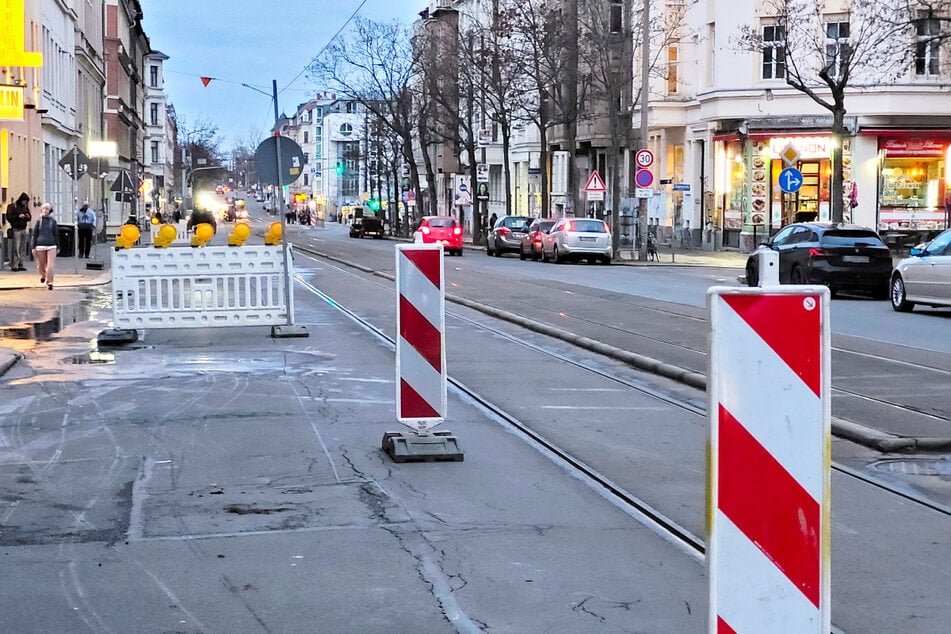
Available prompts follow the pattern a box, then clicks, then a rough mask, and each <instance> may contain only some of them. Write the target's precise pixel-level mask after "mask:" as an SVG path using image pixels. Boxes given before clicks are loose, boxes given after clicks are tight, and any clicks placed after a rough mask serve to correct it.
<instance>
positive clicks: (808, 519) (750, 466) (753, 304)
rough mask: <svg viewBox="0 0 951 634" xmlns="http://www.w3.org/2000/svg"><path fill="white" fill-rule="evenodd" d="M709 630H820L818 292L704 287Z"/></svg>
mask: <svg viewBox="0 0 951 634" xmlns="http://www.w3.org/2000/svg"><path fill="white" fill-rule="evenodd" d="M710 296H711V304H710V307H711V327H712V329H713V338H712V341H711V359H710V372H709V376H710V410H711V411H710V417H711V455H712V460H711V467H712V468H711V474H710V477H711V501H712V504H713V512H712V514H711V521H712V526H711V527H710V528H711V530H710V542H709V551H708V553H707V557H708V567H709V574H710V589H711V591H710V623H709V629H710V631H711V632H718V633H721V632H722V633H732V632H737V633H739V634H745V633H752V632H816V633H819V632H823V631H824V632H828V631H829V630H828V627H829V606H828V602H829V599H828V597H829V575H828V547H829V543H828V467H829V465H828V461H829V453H828V452H829V444H828V443H829V433H828V419H829V417H828V376H827V372H828V333H827V328H828V313H827V306H828V294H827V291H825V290H821V289H815V288H811V287H810V288H809V289H805V290H803V289H802V288H801V287H800V289H798V290H797V289H785V290H782V291H777V290H776V289H770V290H769V291H768V292H764V291H763V289H749V290H743V291H738V290H737V289H711V291H710Z"/></svg>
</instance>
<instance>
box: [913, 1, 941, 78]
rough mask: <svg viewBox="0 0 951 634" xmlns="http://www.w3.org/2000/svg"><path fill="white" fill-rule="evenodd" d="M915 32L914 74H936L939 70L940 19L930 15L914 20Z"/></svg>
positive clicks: (926, 75) (930, 75) (929, 75)
mask: <svg viewBox="0 0 951 634" xmlns="http://www.w3.org/2000/svg"><path fill="white" fill-rule="evenodd" d="M915 32H916V43H915V74H916V75H918V76H920V77H934V76H937V75H938V74H939V71H940V68H939V52H940V50H941V21H940V20H938V19H936V18H932V17H930V16H929V17H925V18H921V19H920V20H917V21H916V22H915Z"/></svg>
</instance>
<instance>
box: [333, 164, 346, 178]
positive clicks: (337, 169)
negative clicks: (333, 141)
mask: <svg viewBox="0 0 951 634" xmlns="http://www.w3.org/2000/svg"><path fill="white" fill-rule="evenodd" d="M343 170H344V166H343V163H337V166H336V167H335V168H334V171H335V172H337V176H343Z"/></svg>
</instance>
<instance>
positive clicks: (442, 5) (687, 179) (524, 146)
mask: <svg viewBox="0 0 951 634" xmlns="http://www.w3.org/2000/svg"><path fill="white" fill-rule="evenodd" d="M594 4H596V3H589V2H584V1H583V0H560V3H559V5H558V7H557V10H558V11H560V12H561V13H559V15H561V16H562V17H563V18H564V17H565V16H567V15H571V11H573V10H574V11H577V12H578V13H579V15H580V16H582V17H583V15H584V12H585V11H589V10H591V8H592V7H593V6H594ZM847 4H848V3H845V2H838V1H836V0H831V1H829V2H826V3H824V4H823V5H822V10H823V11H824V12H822V13H816V12H814V11H813V12H811V15H810V16H809V18H808V19H809V20H811V21H809V22H808V23H807V22H802V23H801V24H798V25H793V23H792V22H786V23H784V22H783V21H782V16H778V15H774V14H772V13H770V10H769V6H768V5H764V4H763V3H758V2H755V1H754V0H736V1H735V2H729V3H727V2H718V1H716V0H699V1H697V2H684V1H683V0H651V2H650V13H651V16H652V22H651V23H652V24H653V25H655V28H653V31H652V39H651V46H650V48H649V49H648V52H649V55H650V60H651V64H650V74H649V75H648V80H647V82H646V83H647V84H648V91H647V94H648V98H647V99H646V102H645V104H644V105H646V107H647V109H648V128H649V132H648V139H647V142H646V146H647V147H648V148H649V149H651V150H652V151H653V153H654V156H655V162H654V165H653V166H652V168H651V169H652V170H653V175H654V182H653V184H652V186H651V187H650V190H651V192H650V193H651V196H650V198H649V202H648V215H649V222H650V224H651V225H656V226H657V227H658V232H659V233H660V234H661V236H662V238H664V239H670V240H676V241H682V242H684V243H685V244H692V245H693V246H703V247H705V248H710V249H713V248H724V247H725V248H735V249H742V250H750V249H752V248H754V247H755V245H756V244H757V242H759V241H761V240H762V239H763V238H764V237H765V236H768V235H770V234H772V233H775V232H776V231H777V230H778V229H779V228H781V227H782V226H783V225H785V224H788V223H790V222H793V221H796V220H797V219H799V220H802V219H813V218H815V219H818V220H830V219H832V209H833V205H832V201H831V191H832V189H833V187H832V172H833V160H832V157H833V155H834V152H836V151H839V152H841V154H842V164H843V178H844V183H843V196H844V197H845V200H844V201H843V203H844V208H845V213H844V218H843V219H844V220H846V221H851V222H854V223H857V224H861V225H866V226H870V227H874V228H877V229H878V230H879V231H880V232H882V233H883V234H895V235H896V236H898V235H907V236H909V237H910V238H914V237H916V236H919V235H921V234H922V233H923V232H934V231H937V230H938V229H941V228H944V227H946V226H947V224H948V218H949V215H951V186H949V179H951V105H949V104H951V101H949V100H948V98H947V95H948V94H949V91H951V74H949V69H951V65H949V64H948V59H949V57H951V48H949V46H948V40H947V38H946V37H945V36H946V35H947V34H946V33H944V31H947V30H948V29H951V27H949V26H948V25H949V22H948V18H949V16H947V15H943V14H927V13H921V12H918V13H906V14H902V13H900V12H899V8H898V6H899V4H900V3H879V4H876V3H872V5H871V6H874V9H867V10H866V12H865V13H863V12H862V11H859V10H857V9H854V8H853V10H852V12H848V11H847V9H848V6H847ZM506 6H507V3H506V0H496V1H495V2H492V3H487V2H477V1H476V0H454V1H452V2H449V1H448V0H439V1H438V2H434V4H433V7H431V10H434V9H437V8H438V9H441V10H447V9H448V8H450V7H452V8H453V9H455V10H458V11H459V13H460V15H462V16H463V17H462V18H461V19H460V24H461V25H462V26H461V27H460V28H462V29H465V28H467V27H466V21H467V20H470V21H471V20H474V21H477V22H478V21H481V22H482V23H483V25H490V24H491V23H492V20H493V17H492V16H493V15H497V14H498V13H497V12H498V11H499V10H504V9H505V8H506ZM605 6H608V10H609V11H610V12H611V13H610V14H608V15H607V20H606V21H605V22H604V23H603V24H604V25H605V26H604V28H605V37H606V38H610V37H612V36H616V35H617V34H619V33H620V34H622V35H623V37H624V38H625V41H624V42H623V43H619V44H618V45H617V47H616V50H614V51H611V50H608V58H609V59H610V58H618V57H620V58H623V56H624V55H626V53H625V50H629V51H631V57H632V61H633V68H634V71H635V72H634V73H633V75H632V76H631V77H630V81H631V83H632V85H631V86H629V87H627V89H626V90H625V91H623V92H622V93H621V99H620V104H619V110H620V111H622V112H623V111H624V109H625V104H629V105H630V106H631V107H630V108H628V112H629V115H628V116H629V117H631V119H632V120H630V121H623V123H624V132H623V134H622V132H621V131H620V130H621V127H620V126H619V125H618V124H617V123H615V124H614V126H615V127H614V129H613V130H612V128H611V125H606V124H607V123H608V122H609V121H610V118H609V117H608V116H607V112H606V110H607V108H608V104H607V103H606V102H605V100H604V99H592V98H591V94H590V93H589V94H588V95H587V96H585V94H580V95H579V97H578V101H577V105H578V109H579V113H578V114H579V116H578V117H577V119H576V126H575V129H574V130H572V129H569V127H568V126H567V125H564V124H556V125H553V126H552V127H551V128H550V129H548V130H546V132H547V133H548V142H547V145H548V152H547V160H545V161H544V164H542V165H539V164H538V163H539V161H538V158H537V157H538V156H539V150H540V136H539V131H538V127H537V125H531V124H524V125H522V126H521V127H520V128H517V129H515V130H514V132H513V134H512V137H511V139H510V151H509V156H508V163H509V170H510V173H511V179H510V182H509V183H505V181H504V179H503V178H502V176H503V167H504V166H503V162H504V161H505V159H504V156H503V155H502V153H501V152H500V151H499V142H500V139H499V136H498V129H497V126H492V127H493V134H492V140H491V142H490V144H489V146H488V148H487V151H486V152H485V155H484V161H485V163H486V164H487V170H488V173H489V174H490V182H489V192H490V200H489V207H488V208H489V210H490V212H491V211H495V212H496V213H501V212H502V206H501V204H500V203H501V201H503V200H504V199H505V194H506V193H507V194H508V196H509V197H510V199H511V205H512V213H516V214H525V215H535V214H537V213H539V212H540V211H541V209H542V207H543V206H542V205H541V204H540V202H539V198H540V196H541V195H542V192H541V188H540V186H539V182H540V178H539V174H540V172H541V171H543V170H546V171H547V173H548V175H549V182H550V184H551V186H550V191H549V194H548V195H549V203H550V205H549V208H550V210H551V214H552V215H555V216H559V215H592V214H597V213H599V209H598V207H597V206H592V205H591V204H590V203H588V202H587V201H586V198H585V194H584V191H583V187H584V183H585V182H586V180H587V176H588V175H589V174H590V173H591V172H592V171H593V170H595V169H597V170H598V171H599V173H600V174H601V176H602V177H603V178H604V180H605V183H606V184H607V186H608V192H607V195H606V196H605V202H604V207H603V211H604V212H605V213H610V211H611V210H612V198H613V196H612V193H613V192H612V189H613V188H614V187H618V188H620V196H619V199H620V201H621V203H620V204H621V207H620V209H619V212H620V214H621V220H622V227H621V230H622V231H624V227H625V226H629V225H630V223H631V219H632V216H633V214H634V213H636V212H635V209H636V204H637V200H636V199H635V198H634V197H633V195H632V194H633V193H634V189H635V187H634V186H633V185H634V184H633V171H634V169H633V168H632V161H631V156H632V153H633V151H634V150H636V149H637V148H636V147H635V146H636V145H637V140H636V136H637V135H636V123H637V121H638V120H639V118H640V110H641V106H642V101H641V100H640V99H639V98H638V97H637V95H638V91H639V89H640V86H641V78H640V72H639V70H640V58H641V48H640V47H638V46H637V42H636V41H633V42H631V41H628V40H629V39H630V38H638V37H639V30H640V29H639V23H640V16H641V15H642V14H641V11H642V8H643V5H642V4H641V3H638V2H635V3H633V4H632V5H631V4H629V3H625V2H624V1H623V0H611V2H609V3H608V4H607V5H605ZM627 7H631V9H632V13H631V17H632V18H633V19H632V23H631V24H630V25H627V24H626V22H625V18H624V15H625V13H624V12H625V11H626V10H627ZM615 10H617V11H618V12H620V13H619V16H620V17H618V18H617V20H615V17H616V16H615V15H614V11H615ZM774 10H775V9H774ZM872 11H878V12H879V13H876V14H873V13H871V12H872ZM882 11H886V13H881V12H882ZM887 11H892V13H887ZM874 15H877V16H879V18H881V16H883V15H884V16H890V17H893V18H894V19H895V20H896V21H900V20H905V22H904V26H902V27H900V28H893V29H891V31H890V32H888V33H887V36H883V38H882V41H881V43H880V44H879V45H878V47H877V48H876V47H870V43H869V41H859V40H857V39H855V38H859V37H863V35H862V34H865V35H864V37H866V38H869V37H871V36H870V35H868V34H869V33H870V29H869V28H867V27H868V25H869V24H870V23H872V22H874V20H875V17H874ZM582 17H579V18H578V20H579V25H580V24H581V21H582ZM586 19H590V18H586ZM793 19H801V20H802V19H804V18H802V16H799V17H798V18H793ZM863 20H864V22H863ZM787 25H788V26H787ZM793 26H795V27H796V28H797V29H801V31H802V32H804V33H809V34H812V33H814V34H816V40H815V43H814V44H815V45H814V46H813V49H815V50H818V51H822V52H823V53H822V54H820V55H818V56H817V57H815V58H810V57H809V56H808V53H807V51H806V50H805V49H804V48H802V47H801V46H800V47H799V48H797V49H792V48H790V50H789V52H788V53H784V50H785V49H784V46H785V45H786V44H787V37H786V35H787V34H786V33H785V29H786V28H789V29H790V30H792V29H793ZM579 28H580V27H579ZM885 32H886V31H885V30H884V29H883V28H880V29H879V30H878V31H877V33H879V34H882V33H885ZM587 41H590V38H589V39H588V40H587ZM850 51H859V52H858V53H856V55H861V56H862V57H861V58H859V59H858V60H857V62H856V63H855V65H854V68H853V71H854V72H853V73H852V76H851V77H850V80H849V83H848V85H847V87H846V90H845V105H846V109H847V116H846V119H845V128H846V133H845V135H844V138H843V139H842V140H841V144H837V142H836V139H834V138H833V135H832V132H831V130H832V123H833V119H832V115H831V113H830V111H829V110H827V109H825V108H824V107H822V106H821V105H819V104H818V103H817V102H816V101H815V100H813V99H812V98H810V96H809V95H807V94H805V92H803V91H800V90H797V89H795V88H793V87H792V86H790V85H789V83H788V79H789V69H790V68H791V66H790V64H791V63H793V62H798V64H799V67H800V68H805V69H806V73H805V76H806V77H807V86H808V87H809V88H810V90H812V91H813V92H815V93H816V94H817V95H818V96H820V97H822V98H825V99H826V100H829V99H830V98H831V93H830V90H829V89H828V88H827V87H824V86H823V85H822V82H821V80H820V79H819V76H818V71H819V68H821V67H823V66H825V65H829V68H830V69H831V72H832V73H833V75H834V74H835V73H838V72H841V68H840V65H841V64H842V63H844V62H842V61H841V60H842V59H845V57H844V54H845V53H847V52H850ZM526 54H528V53H526ZM784 55H789V57H790V58H789V59H786V58H785V57H784ZM580 57H581V60H582V61H580V62H579V64H578V78H579V79H578V84H579V85H584V82H585V81H587V82H588V83H589V85H592V82H594V81H595V80H594V79H593V77H595V76H596V75H595V74H594V73H593V72H592V66H591V62H590V61H588V62H585V61H584V60H585V59H588V60H591V59H593V57H592V56H591V55H584V54H582V55H581V56H580ZM586 63H587V64H588V67H587V68H586V66H585V64H586ZM810 65H811V66H810ZM810 68H811V70H812V73H811V75H810V73H809V69H810ZM586 75H587V76H588V79H587V80H585V76H586ZM582 93H584V91H582ZM625 95H626V96H625ZM602 97H603V95H602ZM489 115H490V118H491V113H489ZM612 134H613V135H618V136H619V137H622V138H623V142H624V145H623V146H622V147H621V148H620V154H619V156H617V163H616V164H617V167H616V168H615V169H616V172H617V174H616V175H617V177H618V178H617V180H616V181H615V179H614V176H615V170H612V168H611V164H612V161H611V160H610V158H611V156H610V154H611V143H610V141H611V138H612ZM570 159H573V160H570ZM572 163H573V164H574V166H575V169H576V174H571V172H570V171H569V170H570V165H571V164H572ZM787 167H788V168H793V169H795V170H796V172H795V173H798V174H801V181H802V182H801V187H799V189H798V190H797V191H795V192H786V191H784V187H783V186H782V183H781V182H780V174H781V173H782V172H783V170H784V169H785V168H787ZM615 183H617V184H616V185H615ZM506 190H507V191H506ZM572 201H578V203H579V204H578V208H572ZM625 220H627V222H625Z"/></svg>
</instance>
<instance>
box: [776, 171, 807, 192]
mask: <svg viewBox="0 0 951 634" xmlns="http://www.w3.org/2000/svg"><path fill="white" fill-rule="evenodd" d="M800 187H802V172H800V171H799V170H797V169H796V168H795V167H787V168H786V169H784V170H783V171H781V172H780V173H779V188H780V189H781V190H783V191H784V192H786V193H787V194H794V193H796V192H798V191H799V188H800Z"/></svg>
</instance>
